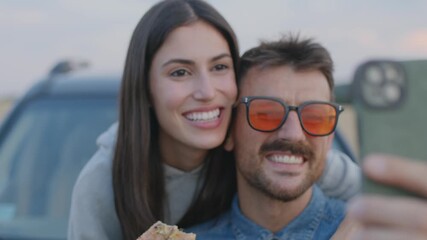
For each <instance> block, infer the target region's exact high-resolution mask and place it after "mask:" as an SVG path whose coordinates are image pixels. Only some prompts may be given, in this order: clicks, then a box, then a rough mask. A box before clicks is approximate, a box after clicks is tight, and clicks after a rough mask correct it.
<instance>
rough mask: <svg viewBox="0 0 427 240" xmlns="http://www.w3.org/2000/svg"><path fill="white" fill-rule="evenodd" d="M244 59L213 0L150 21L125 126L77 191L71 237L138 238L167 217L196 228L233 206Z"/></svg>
mask: <svg viewBox="0 0 427 240" xmlns="http://www.w3.org/2000/svg"><path fill="white" fill-rule="evenodd" d="M238 58H239V53H238V45H237V41H236V38H235V34H234V32H233V31H232V29H231V27H230V26H229V24H228V23H227V22H226V20H225V19H224V18H223V17H222V16H221V15H220V14H219V13H218V12H217V11H216V10H215V9H214V8H212V7H211V6H210V5H208V4H207V3H205V2H203V1H198V0H166V1H162V2H160V3H158V4H156V5H155V6H153V7H152V8H151V9H150V10H149V11H148V12H147V13H146V14H145V15H144V16H143V18H142V19H141V21H140V22H139V24H138V25H137V27H136V29H135V31H134V33H133V36H132V39H131V42H130V46H129V49H128V55H127V58H126V63H125V69H124V73H123V79H122V88H121V98H120V113H119V114H120V115H119V124H118V126H117V125H115V126H113V127H112V128H111V129H110V130H109V131H108V132H107V133H105V134H103V135H102V136H101V137H100V138H99V139H98V144H99V145H100V146H101V147H100V150H99V151H98V152H97V153H96V154H95V156H94V157H93V158H92V159H91V160H90V161H89V163H88V164H87V165H86V166H85V168H84V169H83V170H82V173H81V174H80V176H79V179H78V180H77V183H76V186H75V188H74V192H73V200H72V207H71V216H70V227H69V236H68V237H69V239H121V238H124V239H136V238H137V237H138V236H139V235H140V234H142V233H143V232H144V231H145V230H147V229H148V228H149V226H150V225H151V224H153V223H154V222H156V221H157V220H162V221H165V222H166V223H170V224H178V225H179V226H180V227H188V226H190V225H193V224H196V223H201V222H203V221H205V220H208V219H210V218H213V217H215V216H217V215H218V214H220V213H222V212H224V211H225V210H226V209H227V208H228V207H229V205H230V202H231V199H232V197H233V195H234V192H235V179H234V174H235V172H234V171H235V169H234V161H232V160H231V159H232V158H231V157H229V156H227V153H226V152H224V151H222V147H221V144H222V142H223V141H224V138H225V136H226V133H227V128H228V124H229V121H230V117H231V108H232V104H233V103H234V101H235V99H236V96H237V87H236V83H235V75H234V72H235V69H236V68H237V67H238V66H237V65H238ZM116 131H117V137H116V135H115V134H116ZM116 139H117V141H116ZM114 148H115V150H114ZM111 172H112V174H111ZM111 184H112V185H111ZM114 210H115V211H114Z"/></svg>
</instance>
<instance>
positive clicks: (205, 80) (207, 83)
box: [193, 74, 216, 101]
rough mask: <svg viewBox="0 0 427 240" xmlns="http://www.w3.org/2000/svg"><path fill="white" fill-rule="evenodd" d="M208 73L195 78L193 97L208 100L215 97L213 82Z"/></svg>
mask: <svg viewBox="0 0 427 240" xmlns="http://www.w3.org/2000/svg"><path fill="white" fill-rule="evenodd" d="M213 80H214V79H212V78H211V77H209V75H208V74H201V75H200V77H199V78H198V79H195V83H194V86H195V89H194V93H193V97H194V99H196V100H199V101H209V100H212V99H213V98H214V97H215V94H216V90H215V83H214V81H213Z"/></svg>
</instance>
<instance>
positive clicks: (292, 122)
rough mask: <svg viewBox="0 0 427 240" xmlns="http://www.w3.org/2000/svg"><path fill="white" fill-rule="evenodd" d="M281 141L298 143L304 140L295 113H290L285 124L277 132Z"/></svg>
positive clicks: (302, 131) (302, 130)
mask: <svg viewBox="0 0 427 240" xmlns="http://www.w3.org/2000/svg"><path fill="white" fill-rule="evenodd" d="M277 131H278V133H277V134H278V136H279V138H281V139H286V140H292V141H298V140H303V139H304V138H305V134H304V129H303V128H302V126H301V123H300V121H299V118H298V113H297V112H296V111H290V112H289V114H288V118H287V119H286V121H285V123H284V124H283V125H282V126H281V127H280V128H279V129H278V130H277Z"/></svg>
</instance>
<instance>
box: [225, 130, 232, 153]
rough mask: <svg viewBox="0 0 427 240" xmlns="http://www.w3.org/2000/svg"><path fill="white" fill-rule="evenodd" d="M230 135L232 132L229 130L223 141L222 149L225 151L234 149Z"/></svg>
mask: <svg viewBox="0 0 427 240" xmlns="http://www.w3.org/2000/svg"><path fill="white" fill-rule="evenodd" d="M232 135H233V134H232V133H231V132H229V133H228V134H227V137H226V139H225V143H224V149H225V150H226V151H229V152H231V151H233V149H234V140H233V136H232Z"/></svg>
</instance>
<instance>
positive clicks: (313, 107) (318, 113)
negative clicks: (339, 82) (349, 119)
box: [240, 96, 344, 136]
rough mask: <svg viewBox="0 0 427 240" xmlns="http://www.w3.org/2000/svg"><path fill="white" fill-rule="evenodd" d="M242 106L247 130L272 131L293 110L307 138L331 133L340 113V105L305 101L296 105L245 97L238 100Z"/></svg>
mask: <svg viewBox="0 0 427 240" xmlns="http://www.w3.org/2000/svg"><path fill="white" fill-rule="evenodd" d="M240 103H244V104H245V105H246V117H247V120H248V123H249V125H250V126H251V128H253V129H254V130H257V131H261V132H273V131H276V130H277V129H279V128H280V127H282V125H283V124H284V123H285V121H286V118H287V117H288V115H289V112H290V111H292V110H293V111H296V112H297V114H298V118H299V121H300V124H301V127H302V129H303V130H304V131H305V132H306V133H307V134H309V135H311V136H327V135H329V134H331V133H332V132H333V131H334V130H335V128H336V126H337V122H338V116H339V114H340V113H341V112H342V111H344V108H343V107H342V106H341V105H338V104H335V103H331V102H321V101H307V102H304V103H302V104H300V105H299V106H290V105H287V104H286V103H285V102H284V101H283V100H282V99H280V98H274V97H254V96H248V97H243V98H241V99H240Z"/></svg>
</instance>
